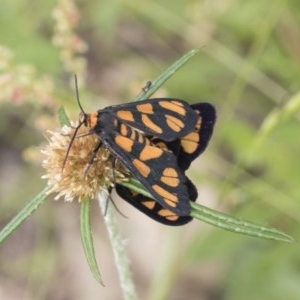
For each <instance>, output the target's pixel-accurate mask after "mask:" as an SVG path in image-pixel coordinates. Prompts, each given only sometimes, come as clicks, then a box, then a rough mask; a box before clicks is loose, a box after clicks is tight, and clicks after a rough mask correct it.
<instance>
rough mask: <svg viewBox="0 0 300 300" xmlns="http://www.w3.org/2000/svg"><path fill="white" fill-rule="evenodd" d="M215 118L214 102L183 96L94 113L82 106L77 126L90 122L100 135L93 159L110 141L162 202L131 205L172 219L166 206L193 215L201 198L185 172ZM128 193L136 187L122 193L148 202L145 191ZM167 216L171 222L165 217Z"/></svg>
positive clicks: (119, 156) (114, 151) (177, 213)
mask: <svg viewBox="0 0 300 300" xmlns="http://www.w3.org/2000/svg"><path fill="white" fill-rule="evenodd" d="M79 105H80V104H79ZM80 107H81V106H80ZM81 110H82V108H81ZM214 122H215V111H214V108H213V107H212V106H211V105H210V104H205V103H202V104H195V105H193V106H190V105H189V104H187V103H186V102H184V101H182V100H178V99H170V98H157V99H148V100H143V101H138V102H132V103H128V104H121V105H115V106H109V107H106V108H104V109H101V110H98V111H97V112H93V113H90V114H87V113H84V111H83V110H82V112H81V115H80V124H79V126H78V128H77V130H78V129H79V127H80V126H81V125H85V126H87V127H88V128H89V133H90V134H96V135H98V136H99V142H98V144H97V145H96V147H95V149H94V154H93V157H92V159H91V163H92V160H93V158H94V157H95V154H96V153H97V151H98V150H99V148H100V147H101V146H102V145H104V146H105V147H106V148H107V149H108V150H109V151H110V152H111V153H112V155H113V156H114V157H115V159H117V160H118V161H120V162H121V163H123V164H124V166H126V167H127V169H128V170H129V171H130V172H131V173H132V175H133V176H135V177H136V178H137V179H138V180H139V181H140V182H141V183H142V185H143V186H144V187H145V188H146V189H147V190H148V191H149V193H150V194H151V195H152V196H153V198H154V199H155V200H156V201H157V204H156V203H154V204H155V205H154V206H148V207H147V206H145V205H143V207H146V209H145V210H142V209H141V207H142V206H139V204H137V205H135V204H133V203H131V204H133V205H134V206H136V207H137V208H138V209H140V210H141V211H143V212H144V213H146V214H147V215H148V216H150V217H152V218H153V219H155V220H157V221H160V222H161V223H165V224H166V223H168V222H169V221H168V220H171V219H172V218H169V219H168V215H165V216H167V217H165V216H164V214H163V213H162V212H161V208H162V209H165V210H166V212H168V211H170V212H171V213H173V215H175V216H179V217H180V218H181V219H179V220H182V219H183V220H185V217H186V218H188V220H190V217H189V215H190V210H191V208H190V203H189V200H192V201H195V200H196V198H197V191H196V188H195V187H194V185H193V184H192V183H191V182H190V180H189V179H188V178H187V177H186V176H185V174H184V171H185V170H186V169H187V168H188V167H189V165H190V163H191V161H192V160H193V159H195V157H197V156H198V155H199V154H200V153H201V152H202V151H204V149H205V147H206V145H207V143H208V141H209V139H210V136H211V134H212V130H213V125H214ZM77 130H76V131H75V135H76V132H77ZM154 139H157V140H154ZM151 140H153V141H151ZM71 142H72V141H71ZM159 142H162V143H165V147H161V146H159ZM67 155H68V153H67ZM119 191H120V190H119ZM127 192H130V193H131V192H132V191H131V190H126V189H125V190H123V192H121V194H122V195H121V196H122V197H123V198H124V199H125V200H126V201H128V202H130V199H133V198H134V197H135V199H136V200H137V201H139V202H142V200H141V199H138V198H137V197H139V196H136V195H132V194H127ZM124 195H125V196H124ZM126 195H129V196H126ZM130 195H132V196H130ZM137 195H139V194H137ZM152 201H153V200H152ZM138 206H139V207H138ZM156 209H158V210H156ZM156 216H158V218H155V217H156ZM161 217H162V218H164V219H165V220H167V221H166V222H163V221H161V220H160V218H161ZM158 219H159V220H158ZM175 219H176V218H173V220H174V221H173V222H174V223H173V225H181V224H175V223H176V220H175ZM170 223H171V224H169V225H172V220H171V221H170ZM185 223H186V222H185Z"/></svg>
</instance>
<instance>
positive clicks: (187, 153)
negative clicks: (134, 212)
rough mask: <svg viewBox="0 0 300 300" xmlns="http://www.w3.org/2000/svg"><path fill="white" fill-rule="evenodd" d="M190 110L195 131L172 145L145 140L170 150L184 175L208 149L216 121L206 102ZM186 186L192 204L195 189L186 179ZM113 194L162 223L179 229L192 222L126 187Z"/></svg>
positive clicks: (153, 138)
mask: <svg viewBox="0 0 300 300" xmlns="http://www.w3.org/2000/svg"><path fill="white" fill-rule="evenodd" d="M191 107H192V108H193V109H194V110H195V112H196V113H197V114H198V120H197V123H196V125H195V127H194V130H193V131H191V132H190V133H188V134H187V135H186V136H184V137H181V138H179V139H176V140H174V141H172V142H165V141H163V140H161V139H158V138H155V137H148V138H149V139H150V141H151V143H153V144H154V145H156V146H157V147H160V148H163V149H166V150H170V151H172V152H173V154H174V155H175V156H176V157H177V164H178V166H179V168H180V169H181V170H182V171H183V172H185V171H186V170H187V169H188V167H189V166H190V164H191V162H192V161H193V160H194V159H195V158H196V157H197V156H199V155H200V154H201V153H202V152H203V151H204V150H205V148H206V147H207V145H208V142H209V140H210V137H211V135H212V132H213V127H214V124H215V119H216V113H215V109H214V107H213V106H212V105H210V104H209V103H197V104H193V105H191ZM185 185H186V187H187V190H188V193H189V199H190V200H191V201H194V202H195V201H196V199H197V197H198V192H197V189H196V187H195V186H194V184H193V183H192V182H191V181H190V180H189V179H188V178H187V177H186V182H185ZM116 191H117V193H118V195H119V196H120V197H121V198H123V199H124V200H125V201H127V202H128V203H130V204H131V205H133V206H134V207H135V208H137V209H138V210H140V211H141V212H143V213H145V214H146V215H147V216H149V217H150V218H152V219H154V220H155V221H157V222H160V223H162V224H165V225H170V226H180V225H184V224H186V223H188V222H190V221H191V220H192V217H190V216H182V215H180V214H176V213H174V211H171V210H169V209H167V208H165V207H164V206H162V205H161V204H160V203H158V202H156V201H155V200H153V199H151V198H149V197H146V196H144V195H142V194H139V193H137V192H136V191H134V190H131V189H129V188H126V187H124V186H122V185H121V184H116Z"/></svg>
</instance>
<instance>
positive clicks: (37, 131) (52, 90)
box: [0, 0, 300, 300]
mask: <svg viewBox="0 0 300 300" xmlns="http://www.w3.org/2000/svg"><path fill="white" fill-rule="evenodd" d="M73 5H74V7H73ZM76 6H77V9H78V10H76ZM54 9H55V10H54ZM53 11H54V12H53ZM66 16H67V17H66ZM73 27H75V28H73ZM74 32H76V35H73V34H74ZM80 39H82V40H83V41H84V42H85V43H86V46H87V47H86V48H85V45H84V44H82V43H81V40H80ZM0 46H1V48H0V135H1V140H0V179H1V180H0V205H1V209H0V227H1V228H2V227H3V226H4V225H5V224H6V223H7V222H8V221H9V220H10V219H11V218H12V217H13V216H14V215H15V214H16V213H17V212H18V211H19V210H20V209H21V208H22V207H24V205H25V204H26V203H27V202H28V201H29V200H30V199H32V198H33V197H34V196H35V195H36V194H37V193H38V192H39V191H40V190H41V189H42V188H43V186H44V185H45V184H46V182H45V180H43V179H41V176H42V175H43V174H44V170H43V169H42V168H41V167H40V165H41V161H42V159H43V156H42V155H41V154H40V153H39V149H40V148H41V147H42V145H43V144H45V143H46V138H45V136H47V132H46V131H47V130H48V129H49V130H55V129H57V128H59V123H58V121H57V114H56V110H57V109H58V108H59V107H60V106H61V105H64V106H65V108H66V110H67V112H68V113H69V115H70V116H71V117H72V118H73V119H74V120H76V119H77V116H78V111H79V110H78V107H77V106H76V102H75V96H74V83H73V74H74V73H77V74H78V75H79V78H80V82H81V84H82V87H81V89H80V95H81V101H82V104H83V106H84V107H85V108H86V110H87V111H93V110H96V109H99V108H103V107H105V106H107V105H112V104H118V103H124V102H128V101H130V100H131V99H132V98H133V97H134V96H135V95H136V94H137V93H139V92H140V90H141V88H142V87H143V86H144V85H145V83H146V82H147V81H148V80H152V79H154V78H155V77H156V76H157V75H159V74H160V73H161V72H162V71H163V70H164V69H165V68H167V67H168V66H169V65H170V64H171V63H172V62H174V61H175V60H176V59H178V58H179V57H180V56H181V55H182V54H184V53H185V52H187V51H189V50H191V49H192V48H195V47H202V46H203V49H202V50H201V52H200V54H198V55H197V56H196V57H194V58H193V59H192V60H191V61H190V62H189V63H188V64H187V65H185V66H184V67H183V68H182V69H181V70H180V71H179V72H177V73H176V74H175V75H174V76H173V77H172V78H171V79H170V80H169V81H168V82H167V83H166V84H165V85H164V87H163V88H162V89H161V90H160V91H159V92H158V93H157V95H160V96H161V95H163V96H169V97H175V98H181V99H185V100H186V101H188V102H189V103H193V102H199V101H209V102H211V103H212V104H213V105H215V107H216V109H217V112H218V120H217V124H216V127H215V132H214V135H213V138H212V140H211V143H210V145H209V147H208V149H207V150H206V152H205V153H204V154H203V155H202V156H201V157H200V158H199V159H197V160H196V162H195V163H194V164H193V166H192V167H191V169H190V170H189V177H190V178H191V179H192V180H193V181H194V182H195V184H196V185H197V187H198V192H199V199H198V202H200V203H202V204H204V205H207V206H209V207H211V208H214V209H218V210H221V211H224V212H227V213H229V214H232V215H234V216H238V217H241V218H244V219H247V220H251V221H253V222H256V223H260V224H263V225H270V226H273V227H276V228H278V229H280V230H282V231H285V232H286V233H288V234H290V235H292V236H293V237H294V238H296V239H297V238H298V236H299V234H300V232H299V222H300V205H299V204H300V159H299V153H300V134H299V133H300V124H299V120H300V113H299V112H300V110H299V107H300V99H299V98H300V94H299V93H300V55H299V53H300V2H299V0H274V1H270V0H267V1H261V0H252V1H242V0H215V1H214V0H213V1H205V0H198V1H191V0H184V1H183V0H179V1H170V0H167V1H137V0H123V1H122V0H110V1H101V0H99V1H96V0H91V1H83V0H81V1H76V2H75V1H70V0H68V1H67V0H61V1H54V0H47V1H28V0H22V1H21V0H13V1H11V0H2V1H1V10H0ZM4 47H5V48H4ZM80 53H82V54H81V56H80V55H79V56H80V57H77V54H80ZM112 197H113V198H114V199H115V201H116V203H117V206H118V207H119V209H121V211H122V212H123V213H124V214H125V215H126V216H127V217H128V218H127V219H125V218H123V217H122V216H120V215H119V214H118V213H117V212H116V217H117V218H118V222H119V224H120V228H122V234H123V236H124V238H126V243H127V251H128V255H129V258H130V261H131V268H132V274H133V278H134V281H135V283H136V287H137V291H138V294H139V296H140V299H149V300H158V299H172V300H173V299H174V300H181V299H185V300H193V299H201V300H202V299H204V300H219V299H222V300H223V299H224V300H248V299H249V300H250V299H251V300H252V299H257V300H260V299H263V300H268V299H270V300H277V299H278V300H281V299H285V300H293V299H299V297H300V296H299V295H300V253H299V244H298V243H295V244H285V243H280V242H274V241H263V240H259V239H255V238H250V237H246V236H242V235H237V234H233V233H230V232H225V231H222V230H220V229H216V228H214V227H211V226H208V225H205V224H202V223H201V222H199V221H193V222H192V223H190V224H188V225H186V226H183V227H182V228H169V227H166V226H163V225H160V224H158V223H155V222H154V221H152V220H151V219H148V218H147V217H146V216H144V215H142V214H141V213H139V212H138V211H136V210H135V209H134V208H132V207H130V206H128V205H127V204H126V203H123V201H122V200H119V199H117V196H116V195H115V194H113V196H112ZM51 199H52V197H50V198H49V201H47V203H46V204H45V205H43V206H42V207H41V208H40V209H39V210H38V211H37V212H36V213H35V214H34V215H33V216H32V217H31V218H30V219H29V220H27V221H26V222H25V223H24V224H23V225H22V226H21V227H20V228H19V230H17V231H16V232H15V233H14V234H13V235H12V236H11V237H10V238H9V239H8V240H6V241H5V243H4V244H2V245H1V247H0V299H63V300H67V299H72V300H74V299H75V300H76V299H91V300H93V299H121V298H122V296H121V290H120V288H119V282H118V277H117V276H118V275H117V273H116V271H115V266H114V261H113V257H112V250H111V249H110V245H109V241H108V239H107V235H106V231H105V227H104V224H103V222H102V216H101V214H100V212H99V209H98V207H97V203H94V205H93V212H92V213H93V228H94V238H95V247H96V253H97V258H98V262H99V265H100V270H101V272H102V276H103V280H104V283H105V285H106V287H105V288H103V287H102V286H100V285H99V284H98V283H97V282H96V281H95V280H94V279H93V277H92V275H91V273H90V271H89V269H88V265H87V263H86V261H85V256H84V252H83V250H82V246H81V242H80V235H79V227H78V223H79V205H78V204H77V203H71V204H69V203H63V202H62V201H58V202H54V201H51Z"/></svg>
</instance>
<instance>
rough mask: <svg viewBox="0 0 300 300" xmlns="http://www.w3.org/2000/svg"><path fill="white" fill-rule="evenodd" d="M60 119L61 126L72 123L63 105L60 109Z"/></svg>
mask: <svg viewBox="0 0 300 300" xmlns="http://www.w3.org/2000/svg"><path fill="white" fill-rule="evenodd" d="M57 113H58V120H59V123H60V126H61V127H62V126H64V125H67V126H70V125H71V123H70V120H69V118H68V116H67V114H66V111H65V108H64V107H63V106H61V107H60V108H59V109H58V111H57Z"/></svg>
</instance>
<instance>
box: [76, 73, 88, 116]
mask: <svg viewBox="0 0 300 300" xmlns="http://www.w3.org/2000/svg"><path fill="white" fill-rule="evenodd" d="M74 76H75V90H76V100H77V104H78V106H79V108H80V110H81V112H82V113H83V114H84V115H86V113H85V111H84V109H83V107H82V106H81V103H80V99H79V90H78V81H77V75H76V74H75V75H74Z"/></svg>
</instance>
